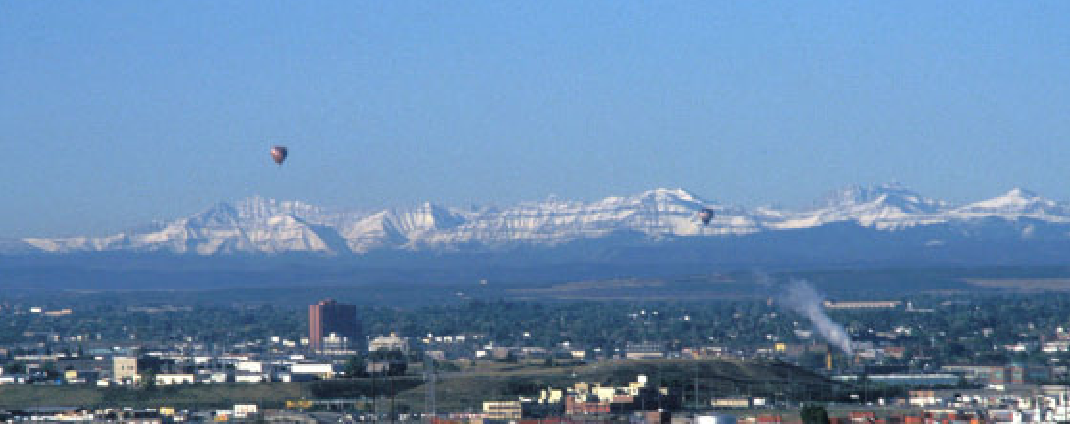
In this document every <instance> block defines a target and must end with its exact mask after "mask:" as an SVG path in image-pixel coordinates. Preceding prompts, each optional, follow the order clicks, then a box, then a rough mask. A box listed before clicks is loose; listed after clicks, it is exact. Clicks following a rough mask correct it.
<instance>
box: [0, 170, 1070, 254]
mask: <svg viewBox="0 0 1070 424" xmlns="http://www.w3.org/2000/svg"><path fill="white" fill-rule="evenodd" d="M703 209H710V210H712V211H713V218H712V220H711V222H710V223H709V225H705V226H704V225H703V224H702V222H701V220H699V219H698V216H697V214H698V212H699V211H701V210H703ZM0 255H3V256H5V257H7V258H9V259H11V258H37V259H40V258H45V259H47V260H60V259H62V258H67V257H69V258H80V259H82V258H94V257H107V258H147V257H150V258H156V259H161V258H163V259H165V258H205V259H207V258H241V259H243V260H256V259H259V258H287V259H292V260H294V261H303V260H313V261H320V260H324V259H326V260H334V261H343V262H356V263H362V264H367V265H374V266H387V267H393V266H401V265H404V266H412V265H413V264H419V265H427V266H432V265H435V264H442V263H455V264H456V263H479V264H499V265H516V266H536V265H545V264H566V263H567V264H577V263H597V264H622V265H623V264H627V265H630V266H635V265H639V264H661V265H665V264H677V263H680V264H683V263H689V264H702V265H716V266H735V267H753V266H758V267H760V266H822V265H835V266H841V265H845V266H863V267H865V266H890V265H894V266H898V265H929V264H934V265H935V264H939V265H975V264H984V265H1030V264H1061V263H1065V262H1066V261H1068V260H1070V205H1068V204H1067V203H1064V202H1060V201H1055V200H1050V199H1046V198H1043V197H1041V196H1039V195H1037V194H1036V193H1033V192H1030V191H1028V190H1024V189H1013V190H1011V191H1008V192H1007V193H1005V194H1003V195H1000V196H997V197H995V198H992V199H987V200H982V201H978V202H974V203H969V204H965V205H954V204H951V203H949V202H946V201H942V200H938V199H932V198H928V197H925V196H922V195H920V194H918V193H916V192H914V191H912V190H909V189H908V188H906V187H903V186H901V185H897V184H886V185H880V186H873V187H858V186H854V187H849V188H846V189H843V190H840V191H837V192H835V193H833V194H832V195H831V196H829V197H828V198H827V199H825V200H824V201H823V202H819V203H818V204H817V206H814V207H811V208H806V209H801V210H791V209H781V208H770V207H760V208H753V209H750V208H744V207H739V206H732V205H723V204H720V203H718V202H715V201H711V200H705V199H702V198H700V197H698V196H696V195H695V194H692V193H690V192H688V191H685V190H683V189H655V190H649V191H645V192H642V193H638V194H634V195H630V196H620V197H607V198H605V199H602V200H598V201H594V202H581V201H569V200H557V199H553V200H546V201H541V202H527V203H520V204H516V205H511V206H504V207H475V208H458V207H450V206H442V205H436V204H431V203H425V204H423V205H420V206H417V207H413V208H399V209H386V210H382V211H375V212H359V211H354V210H346V209H334V208H327V207H319V206H313V205H308V204H305V203H301V202H296V201H280V200H275V199H266V198H262V197H252V198H248V199H244V200H240V201H236V202H228V203H219V204H216V205H214V206H212V207H210V208H208V209H207V210H205V211H203V212H200V213H197V214H194V215H191V216H187V217H183V218H179V219H175V220H173V221H169V222H155V223H149V224H148V225H143V226H141V227H138V228H136V229H132V230H130V231H126V232H122V233H119V234H114V235H111V236H107V237H98V238H93V237H71V238H24V239H0Z"/></svg>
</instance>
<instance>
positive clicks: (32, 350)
mask: <svg viewBox="0 0 1070 424" xmlns="http://www.w3.org/2000/svg"><path fill="white" fill-rule="evenodd" d="M722 278H726V277H722ZM775 278H777V277H776V276H772V277H770V276H766V275H762V276H755V280H756V281H757V280H765V279H775ZM808 287H812V286H809V285H808ZM811 290H813V289H812V288H811ZM793 291H795V289H788V291H787V293H791V292H793ZM655 292H656V290H653V291H651V292H650V293H651V294H653V293H655ZM138 296H140V295H138V294H123V295H118V296H106V297H94V296H89V295H84V294H83V295H79V294H77V293H69V294H67V295H65V296H43V297H42V296H39V295H33V294H22V295H19V296H16V297H15V298H16V299H19V298H21V299H24V300H18V301H15V302H11V301H9V302H6V303H4V304H3V305H2V309H0V314H2V315H3V316H4V320H5V321H6V322H8V323H9V324H8V325H5V328H4V329H3V330H2V331H0V353H2V354H3V355H4V358H5V359H4V361H3V366H2V372H0V394H2V397H0V410H3V411H4V412H3V414H4V415H3V416H4V417H7V418H8V419H30V418H33V419H43V420H65V421H68V420H74V421H78V420H80V421H94V420H119V421H123V422H176V421H198V420H208V421H212V420H214V421H222V420H229V421H262V420H267V421H286V422H291V421H292V422H321V421H324V420H329V421H338V420H342V421H388V420H389V421H424V422H426V421H434V422H472V421H482V422H495V421H496V420H500V421H503V422H505V421H517V422H528V421H530V422H592V421H595V422H604V421H618V420H625V421H627V420H633V421H634V420H641V421H644V422H691V421H695V422H699V421H702V422H705V421H704V420H714V421H716V422H721V421H724V420H729V421H734V422H763V423H764V422H803V421H805V419H804V418H801V417H802V415H801V414H803V413H805V412H806V411H807V408H813V407H817V406H818V405H820V408H821V413H824V414H827V416H828V420H829V422H870V421H879V422H919V423H920V422H945V421H948V422H950V421H978V422H1012V421H1013V422H1028V421H1045V422H1055V421H1063V420H1067V419H1068V417H1067V414H1070V409H1068V405H1067V400H1068V396H1070V390H1068V389H1067V384H1068V383H1070V363H1068V361H1070V321H1067V319H1068V318H1067V317H1068V316H1070V296H1067V295H1065V294H1052V293H1048V294H1043V295H1038V294H1030V293H1017V294H1008V293H1005V292H1003V293H999V292H992V293H965V292H958V293H945V294H932V293H918V294H914V295H909V296H906V297H889V298H880V299H868V300H862V299H855V300H821V301H820V303H819V304H818V305H817V306H818V308H819V309H820V310H819V311H818V312H817V315H810V314H811V313H812V312H811V311H809V310H807V309H806V308H799V307H796V306H794V305H790V304H789V302H788V301H787V300H786V299H784V298H761V297H752V298H747V299H724V300H719V301H698V302H687V301H684V302H680V301H672V302H657V301H646V302H644V301H617V302H590V301H574V302H550V303H546V302H530V301H515V300H508V299H504V298H487V299H466V300H461V301H458V302H452V303H450V304H437V305H435V304H432V305H427V306H421V307H415V308H407V309H405V310H401V309H394V310H393V311H392V312H387V311H388V309H389V308H384V307H381V306H357V305H354V304H347V303H344V302H342V301H338V300H334V299H321V300H320V301H318V302H316V303H315V304H311V305H305V306H304V307H300V306H293V305H287V304H281V305H270V304H260V305H252V304H242V303H240V302H235V301H234V299H227V301H228V302H229V303H223V304H219V303H217V304H215V305H205V304H200V305H198V304H195V303H194V304H166V303H158V302H156V301H155V300H153V301H152V302H150V303H143V304H136V303H137V302H135V301H134V299H136V298H137V297H138ZM35 297H36V299H37V302H38V303H33V302H34V300H33V299H35ZM63 299H77V301H76V302H73V303H65V302H64V300H63ZM122 305H125V306H122ZM818 316H821V317H826V319H827V321H822V319H821V318H818ZM219 323H223V324H222V325H221V324H219ZM826 324H831V325H833V326H836V327H838V328H841V329H842V331H843V334H844V336H846V337H847V338H848V342H847V344H846V345H843V344H840V343H837V339H835V336H834V335H833V333H829V332H827V331H828V330H823V329H822V328H821V326H822V325H826Z"/></svg>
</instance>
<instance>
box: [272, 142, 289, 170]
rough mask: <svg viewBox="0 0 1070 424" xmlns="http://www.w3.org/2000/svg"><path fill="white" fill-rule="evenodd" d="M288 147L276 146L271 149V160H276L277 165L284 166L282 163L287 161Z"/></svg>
mask: <svg viewBox="0 0 1070 424" xmlns="http://www.w3.org/2000/svg"><path fill="white" fill-rule="evenodd" d="M286 154H287V151H286V146H275V147H272V148H271V159H273V160H275V163H277V164H279V166H282V161H284V160H286Z"/></svg>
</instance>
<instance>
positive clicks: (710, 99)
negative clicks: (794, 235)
mask: <svg viewBox="0 0 1070 424" xmlns="http://www.w3.org/2000/svg"><path fill="white" fill-rule="evenodd" d="M1068 16H1070V3H1068V2H974V1H969V2H967V1H962V2H927V1H926V2H818V1H814V2H759V1H753V2H752V1H746V2H624V1H606V2H598V1H590V2H576V1H562V2H553V1H538V2H531V1H520V2H473V1H460V2H445V1H443V2H438V1H435V2H431V1H428V2H406V1H381V2H380V1H374V2H373V1H369V2H350V1H345V2H341V1H340V2H327V1H316V2H305V1H292V2H267V1H265V2H246V1H174V2H171V1H151V2H145V1H127V2H123V1H113V2H45V1H40V2H39V1H23V2H4V3H2V4H0V147H2V148H3V151H4V154H3V156H2V158H0V195H2V198H3V203H2V206H0V237H23V236H56V235H71V234H92V235H98V234H107V233H110V232H114V231H117V230H119V229H122V228H125V227H129V226H133V225H136V224H140V223H144V222H146V221H148V220H151V219H165V218H173V217H177V216H182V215H186V214H189V213H193V212H196V211H198V210H202V209H204V208H206V207H208V206H209V205H211V204H212V203H214V202H217V201H220V200H229V199H238V198H243V197H247V196H251V195H254V194H259V195H263V196H268V197H275V198H281V199H299V200H304V201H308V202H311V203H314V204H321V205H328V206H347V207H359V208H378V207H387V206H398V205H408V204H413V203H417V202H422V201H425V200H428V201H433V202H440V203H445V204H457V205H465V204H471V203H478V204H487V203H497V204H502V203H510V202H514V201H517V200H536V199H541V198H545V197H547V196H549V195H552V194H553V195H558V196H560V197H568V198H577V199H596V198H601V197H604V196H609V195H618V194H629V193H634V192H638V191H641V190H645V189H650V188H654V187H684V188H687V189H689V190H692V191H694V192H695V193H697V194H699V195H701V196H703V197H706V198H709V199H712V200H717V201H721V202H725V203H733V204H746V205H758V204H766V203H771V202H778V203H782V204H787V205H801V204H807V203H809V202H810V201H811V200H812V199H814V198H816V197H820V196H821V195H823V194H824V193H825V192H827V191H829V190H831V189H835V188H837V187H840V186H844V185H848V184H855V183H860V184H874V183H882V182H888V181H892V180H895V181H900V182H902V183H904V184H905V185H907V186H909V187H912V188H914V189H916V190H918V191H920V192H922V193H923V194H926V195H930V196H933V197H940V198H945V199H949V200H952V201H959V202H961V201H972V200H978V199H981V198H986V197H992V196H995V195H997V194H999V193H1001V192H1003V191H1005V190H1007V189H1010V188H1011V187H1015V186H1023V187H1028V188H1031V189H1034V190H1036V191H1038V192H1040V193H1041V194H1043V195H1046V196H1048V197H1052V198H1056V199H1070V192H1068V191H1070V190H1068V186H1067V182H1068V181H1070V178H1068V177H1070V171H1068V169H1070V167H1068V166H1067V158H1070V119H1067V118H1066V116H1067V111H1070V80H1068V79H1067V78H1068V77H1067V76H1068V75H1070V25H1066V18H1067V17H1068ZM275 143H280V144H286V145H288V146H289V147H290V150H291V158H290V160H289V161H288V162H287V163H286V165H285V166H283V167H282V168H281V169H280V168H279V167H276V166H275V165H274V164H273V163H271V160H270V157H269V155H268V149H269V148H270V146H271V145H272V144H275Z"/></svg>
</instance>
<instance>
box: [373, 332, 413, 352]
mask: <svg viewBox="0 0 1070 424" xmlns="http://www.w3.org/2000/svg"><path fill="white" fill-rule="evenodd" d="M378 350H388V351H389V350H397V351H401V353H404V354H406V355H407V354H408V353H409V341H408V339H405V338H403V337H398V335H397V334H391V335H389V336H379V337H376V338H374V339H372V341H371V342H369V343H368V352H375V351H378Z"/></svg>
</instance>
